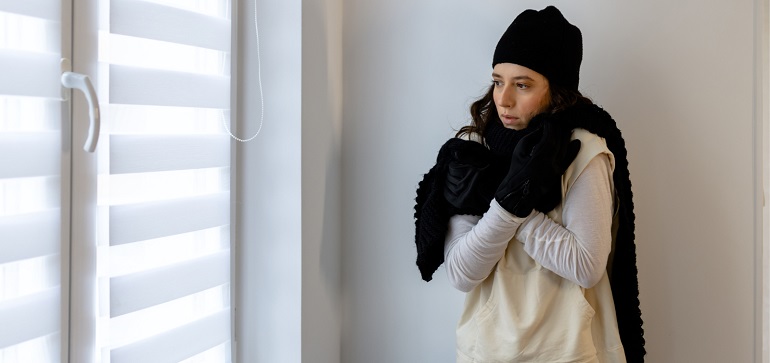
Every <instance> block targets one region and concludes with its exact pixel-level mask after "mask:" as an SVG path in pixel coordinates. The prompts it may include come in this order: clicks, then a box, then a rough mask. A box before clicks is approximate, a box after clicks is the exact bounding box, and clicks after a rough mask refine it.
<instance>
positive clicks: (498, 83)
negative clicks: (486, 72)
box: [492, 79, 503, 87]
mask: <svg viewBox="0 0 770 363" xmlns="http://www.w3.org/2000/svg"><path fill="white" fill-rule="evenodd" d="M492 84H493V85H495V87H500V86H501V85H502V84H503V83H502V82H500V81H498V80H496V79H493V80H492Z"/></svg>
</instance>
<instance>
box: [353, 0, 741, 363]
mask: <svg viewBox="0 0 770 363" xmlns="http://www.w3.org/2000/svg"><path fill="white" fill-rule="evenodd" d="M554 3H555V4H556V5H557V6H559V7H560V8H561V9H562V11H563V12H564V13H565V15H566V17H567V18H568V19H570V20H571V21H572V22H573V23H575V24H577V25H578V26H579V27H580V28H581V29H582V31H583V35H584V39H585V41H584V43H585V56H584V63H583V68H582V74H581V89H582V90H583V91H584V93H586V94H587V95H588V96H590V97H591V98H593V99H594V100H595V101H596V102H597V103H598V104H600V105H602V106H603V107H604V108H605V109H606V110H608V111H609V112H610V113H611V114H612V115H613V116H614V117H615V119H616V120H617V122H618V124H619V125H620V127H621V129H622V131H623V134H624V136H625V138H626V142H627V147H628V150H629V162H630V170H631V178H632V182H633V188H634V193H635V196H634V197H635V198H634V199H635V203H636V216H637V221H636V223H637V245H638V258H639V263H638V266H639V270H640V273H639V279H640V289H641V296H640V298H641V301H642V310H643V314H644V315H643V318H644V321H645V329H646V339H647V347H648V351H649V354H648V361H650V362H751V361H752V359H753V354H754V344H755V335H754V304H755V301H756V299H755V296H754V271H755V270H754V264H755V258H754V248H755V243H754V241H755V235H754V233H755V228H756V221H755V212H754V210H755V209H754V208H755V205H754V201H755V192H754V186H755V175H754V161H755V160H754V145H753V142H754V137H753V127H754V101H753V97H754V83H753V82H754V79H753V77H754V53H753V51H754V48H753V47H754V43H753V37H754V25H753V22H754V13H753V10H754V3H755V2H754V1H752V0H735V1H729V2H728V1H716V0H708V1H676V2H671V1H664V0H651V1H637V2H618V1H609V0H591V1H580V2H574V1H554ZM344 4H345V16H344V19H345V27H344V37H345V38H344V39H345V42H344V44H343V46H344V47H343V49H344V58H343V63H344V65H345V68H344V69H345V72H344V111H343V120H344V122H343V154H342V160H343V164H342V168H343V179H342V180H343V182H342V183H343V184H342V185H343V190H344V191H345V193H344V194H343V208H342V211H343V250H344V255H343V256H344V258H343V263H344V269H343V290H344V291H345V299H346V302H347V305H346V309H345V310H344V321H345V322H346V323H345V329H344V339H343V358H344V359H343V361H344V362H350V363H354V362H367V363H376V362H383V363H385V362H448V361H452V359H453V357H454V356H453V350H454V336H453V329H454V324H455V322H456V321H457V319H458V317H459V313H460V307H461V300H462V295H461V294H459V293H457V292H455V291H452V288H451V287H450V286H449V285H448V284H447V283H446V281H445V278H444V276H443V274H444V270H443V269H440V270H439V271H438V276H437V278H436V279H435V280H434V281H432V282H430V283H423V282H421V281H419V274H418V272H417V269H416V268H415V266H414V256H415V251H414V245H413V241H414V225H413V220H412V209H411V208H412V206H413V204H414V200H413V198H414V190H415V187H416V184H417V182H418V181H419V179H420V178H421V174H422V173H424V172H426V171H427V170H428V168H430V166H431V165H432V164H433V162H434V160H435V155H436V151H437V150H438V147H439V146H440V145H441V144H442V143H443V141H444V140H445V139H446V137H447V136H448V135H449V134H450V133H451V129H450V128H451V127H458V126H459V125H461V124H463V123H464V122H465V121H466V120H467V116H466V114H467V112H466V110H465V108H466V107H467V106H468V104H469V102H470V100H471V99H472V98H473V97H475V96H477V95H478V94H480V92H481V90H482V88H483V86H484V85H485V84H486V82H487V80H488V78H489V72H490V67H491V65H490V62H491V54H492V51H493V48H494V44H495V43H496V41H497V38H498V37H499V35H500V34H501V33H502V31H503V30H504V29H505V28H506V27H507V25H508V24H509V23H510V21H511V20H512V19H513V17H514V16H515V15H516V14H518V13H519V12H520V11H522V10H523V9H525V8H530V7H533V8H538V9H539V8H542V7H544V5H543V3H542V2H537V1H516V2H512V1H502V0H500V1H481V2H478V1H475V2H469V1H419V2H414V1H405V0H390V1H374V2H372V1H358V0H345V2H344Z"/></svg>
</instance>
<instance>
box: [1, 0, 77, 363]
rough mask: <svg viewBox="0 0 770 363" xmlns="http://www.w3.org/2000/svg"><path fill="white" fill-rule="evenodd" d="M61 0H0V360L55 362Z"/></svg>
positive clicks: (58, 331)
mask: <svg viewBox="0 0 770 363" xmlns="http://www.w3.org/2000/svg"><path fill="white" fill-rule="evenodd" d="M61 38H62V29H61V1H59V0H32V1H30V0H25V1H19V0H0V362H6V363H16V362H58V361H60V355H61V353H60V342H59V341H60V339H61V336H60V335H61V330H62V329H61V313H60V309H61V308H60V303H61V288H60V286H61V271H60V270H61V257H60V250H61V244H62V240H61V235H62V231H61V222H60V221H61V219H62V202H61V179H62V178H61V174H62V173H61V155H62V153H61V146H62V143H61V140H62V136H61V129H62V128H61V122H62V102H61V90H60V85H59V73H60V72H59V69H60V66H59V62H60V59H61V57H62V52H61Z"/></svg>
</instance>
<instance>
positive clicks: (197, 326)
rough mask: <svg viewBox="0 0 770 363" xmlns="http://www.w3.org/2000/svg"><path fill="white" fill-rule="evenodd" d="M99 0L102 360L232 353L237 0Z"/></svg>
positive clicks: (203, 358) (146, 362) (222, 357)
mask: <svg viewBox="0 0 770 363" xmlns="http://www.w3.org/2000/svg"><path fill="white" fill-rule="evenodd" d="M100 8H101V9H100V13H101V14H102V15H101V16H102V17H103V18H102V19H101V20H100V24H101V26H100V28H101V29H100V35H99V62H100V63H99V64H100V65H99V67H100V76H99V80H100V82H101V84H100V85H99V89H100V95H99V97H100V99H101V100H102V105H103V108H104V105H105V104H106V105H107V107H106V108H105V109H104V113H103V120H105V121H104V126H103V135H102V136H106V137H103V138H102V139H101V140H100V143H101V144H100V145H99V151H98V152H99V180H98V203H99V211H100V212H99V214H100V215H99V247H98V256H99V258H98V263H97V269H98V270H99V281H100V284H99V302H100V304H99V305H100V311H99V316H100V319H99V321H100V323H99V326H98V329H97V335H98V336H99V337H100V338H99V339H101V340H102V341H100V342H98V345H99V346H100V347H102V350H101V358H102V361H103V362H112V363H123V362H128V363H135V362H143V363H151V362H180V361H185V362H230V360H231V358H230V226H229V224H230V137H229V135H228V133H227V132H226V131H225V129H224V127H223V122H229V108H230V26H231V25H230V24H231V22H230V18H231V5H230V0H152V1H150V0H101V2H100ZM105 134H106V135H105Z"/></svg>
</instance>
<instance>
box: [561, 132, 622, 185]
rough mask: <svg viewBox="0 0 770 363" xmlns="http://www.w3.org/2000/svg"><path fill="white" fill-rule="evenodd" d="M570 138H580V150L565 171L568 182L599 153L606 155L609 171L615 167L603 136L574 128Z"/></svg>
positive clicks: (573, 179)
mask: <svg viewBox="0 0 770 363" xmlns="http://www.w3.org/2000/svg"><path fill="white" fill-rule="evenodd" d="M572 140H580V151H579V152H578V155H577V156H576V157H575V160H574V161H573V162H572V164H571V165H570V167H569V168H568V170H567V173H565V176H567V180H568V183H569V184H571V183H572V182H574V181H575V179H577V177H578V176H579V175H580V174H581V173H582V172H583V170H584V169H585V168H586V167H587V166H588V164H589V163H590V162H591V160H593V159H595V158H596V157H597V156H599V155H606V157H607V158H606V159H607V160H608V161H609V167H610V171H612V170H614V169H615V156H614V155H613V154H612V152H611V151H610V149H609V148H608V147H607V142H606V140H604V138H602V137H600V136H598V135H596V134H593V133H591V132H589V131H588V130H586V129H582V128H576V129H574V130H573V131H572Z"/></svg>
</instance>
